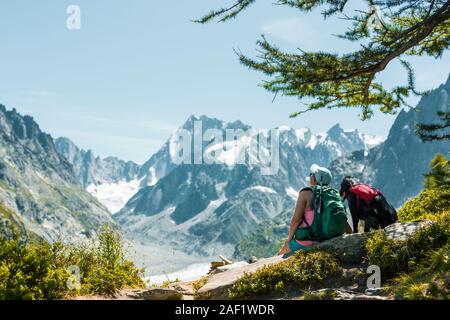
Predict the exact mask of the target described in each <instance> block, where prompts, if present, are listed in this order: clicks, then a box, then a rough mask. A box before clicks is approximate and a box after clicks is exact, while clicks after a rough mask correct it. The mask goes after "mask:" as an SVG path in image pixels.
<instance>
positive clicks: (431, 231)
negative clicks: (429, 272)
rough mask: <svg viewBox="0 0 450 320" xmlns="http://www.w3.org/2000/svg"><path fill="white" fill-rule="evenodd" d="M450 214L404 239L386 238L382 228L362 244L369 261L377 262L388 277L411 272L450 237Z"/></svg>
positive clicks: (375, 263) (370, 262) (372, 263)
mask: <svg viewBox="0 0 450 320" xmlns="http://www.w3.org/2000/svg"><path fill="white" fill-rule="evenodd" d="M449 217H450V215H448V214H445V215H442V216H440V217H438V218H436V220H437V221H436V222H435V223H433V224H431V225H430V226H428V227H425V228H423V229H421V230H419V231H418V232H417V233H416V234H415V235H414V236H413V237H411V238H410V239H408V240H389V239H388V238H387V237H386V235H385V234H384V233H383V232H382V231H378V232H376V233H375V234H374V235H373V236H371V237H370V238H369V239H368V241H367V242H366V244H365V251H366V255H367V259H368V262H369V264H371V265H377V266H379V267H380V268H381V270H382V272H383V274H384V275H385V276H388V277H392V276H396V275H398V274H400V273H405V272H411V271H413V270H414V269H415V267H416V266H417V265H419V264H420V263H421V262H422V261H423V260H424V259H425V258H426V257H427V256H428V255H429V254H430V253H431V252H434V251H436V250H439V249H440V248H442V247H443V246H445V245H446V244H447V243H448V241H449V239H450V219H449Z"/></svg>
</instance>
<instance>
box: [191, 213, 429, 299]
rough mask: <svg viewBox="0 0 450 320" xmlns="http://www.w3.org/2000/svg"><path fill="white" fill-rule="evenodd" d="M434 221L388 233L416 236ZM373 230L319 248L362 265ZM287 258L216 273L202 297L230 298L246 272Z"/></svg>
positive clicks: (394, 228) (405, 224)
mask: <svg viewBox="0 0 450 320" xmlns="http://www.w3.org/2000/svg"><path fill="white" fill-rule="evenodd" d="M430 223H431V222H430V221H421V222H403V223H396V224H393V225H390V226H389V227H387V228H386V229H385V230H384V232H385V234H386V236H387V237H388V238H389V239H392V240H406V239H408V238H410V237H411V236H412V235H414V234H415V233H416V232H417V231H418V230H419V229H420V228H422V227H424V226H427V225H429V224H430ZM370 234H371V233H357V234H350V235H343V236H340V237H337V238H334V239H330V240H328V241H325V242H322V243H320V244H319V245H317V246H316V248H318V249H323V250H328V251H331V252H333V253H334V254H335V255H336V256H337V258H338V259H339V260H340V261H341V262H342V263H343V264H346V265H353V266H358V265H360V264H361V263H362V262H363V261H362V260H363V256H364V243H365V242H366V240H367V239H368V238H369V236H370ZM283 260H285V258H284V257H283V256H276V257H272V258H268V259H262V260H260V261H258V262H256V263H253V264H249V265H245V266H242V267H237V268H232V269H230V270H227V271H224V272H221V273H218V274H214V275H212V276H211V277H210V278H209V279H208V282H207V283H206V284H205V285H204V286H203V287H202V288H200V290H199V291H198V292H197V298H198V299H226V298H227V297H228V290H229V289H230V288H231V287H232V286H233V285H234V284H235V283H236V281H237V280H238V279H239V278H240V277H242V276H243V275H244V274H245V273H254V272H255V271H257V270H258V269H260V268H261V267H263V266H268V265H273V264H277V263H280V262H281V261H283Z"/></svg>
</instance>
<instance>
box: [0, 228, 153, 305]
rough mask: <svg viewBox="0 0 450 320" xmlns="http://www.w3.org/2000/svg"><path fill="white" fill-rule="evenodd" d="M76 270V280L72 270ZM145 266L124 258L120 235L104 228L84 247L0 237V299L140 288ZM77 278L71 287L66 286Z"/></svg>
mask: <svg viewBox="0 0 450 320" xmlns="http://www.w3.org/2000/svg"><path fill="white" fill-rule="evenodd" d="M74 267H75V269H76V270H77V271H79V272H78V273H77V275H76V277H75V278H74V274H73V273H72V271H71V268H74ZM142 275H143V270H142V269H139V268H136V267H135V265H134V264H133V263H132V262H131V261H129V260H127V259H126V258H125V250H124V246H123V242H122V238H121V236H120V234H119V233H118V232H117V231H114V230H112V229H109V228H105V229H103V230H102V231H101V233H100V236H99V239H98V242H96V243H91V244H84V245H64V244H62V243H60V242H56V243H54V244H49V243H47V242H45V241H33V242H29V243H21V242H20V241H19V240H18V239H17V238H16V239H13V240H8V239H6V238H0V299H33V300H34V299H39V300H40V299H61V298H64V297H67V296H70V295H76V294H105V295H111V294H114V293H115V292H116V291H117V290H119V289H122V288H135V287H144V282H143V280H142ZM72 281H75V282H74V283H75V285H74V286H70V285H68V284H69V283H70V282H72Z"/></svg>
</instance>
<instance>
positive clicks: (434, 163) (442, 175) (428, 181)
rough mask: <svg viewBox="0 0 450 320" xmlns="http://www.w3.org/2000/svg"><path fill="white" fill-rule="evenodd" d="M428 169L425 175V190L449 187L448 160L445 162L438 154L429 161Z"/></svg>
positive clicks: (441, 155) (449, 166) (440, 154)
mask: <svg viewBox="0 0 450 320" xmlns="http://www.w3.org/2000/svg"><path fill="white" fill-rule="evenodd" d="M449 154H450V153H449ZM430 169H431V171H430V172H429V173H427V174H426V175H425V181H424V185H425V188H426V189H430V188H436V187H440V186H447V187H449V186H450V160H447V159H446V158H445V156H444V155H443V154H442V153H438V154H437V155H436V156H435V157H434V159H433V160H431V163H430Z"/></svg>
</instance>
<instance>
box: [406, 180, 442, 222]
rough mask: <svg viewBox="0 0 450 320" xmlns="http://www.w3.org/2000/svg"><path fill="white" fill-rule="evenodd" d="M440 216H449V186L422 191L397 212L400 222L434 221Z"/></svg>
mask: <svg viewBox="0 0 450 320" xmlns="http://www.w3.org/2000/svg"><path fill="white" fill-rule="evenodd" d="M442 214H450V187H449V186H441V187H438V188H431V189H424V190H423V191H422V192H421V193H420V194H419V195H418V196H417V197H414V198H412V199H410V200H409V201H407V202H405V204H404V205H403V206H402V207H401V208H400V210H399V212H398V216H399V220H400V221H418V220H425V219H428V220H436V219H438V217H439V216H440V215H442Z"/></svg>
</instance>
